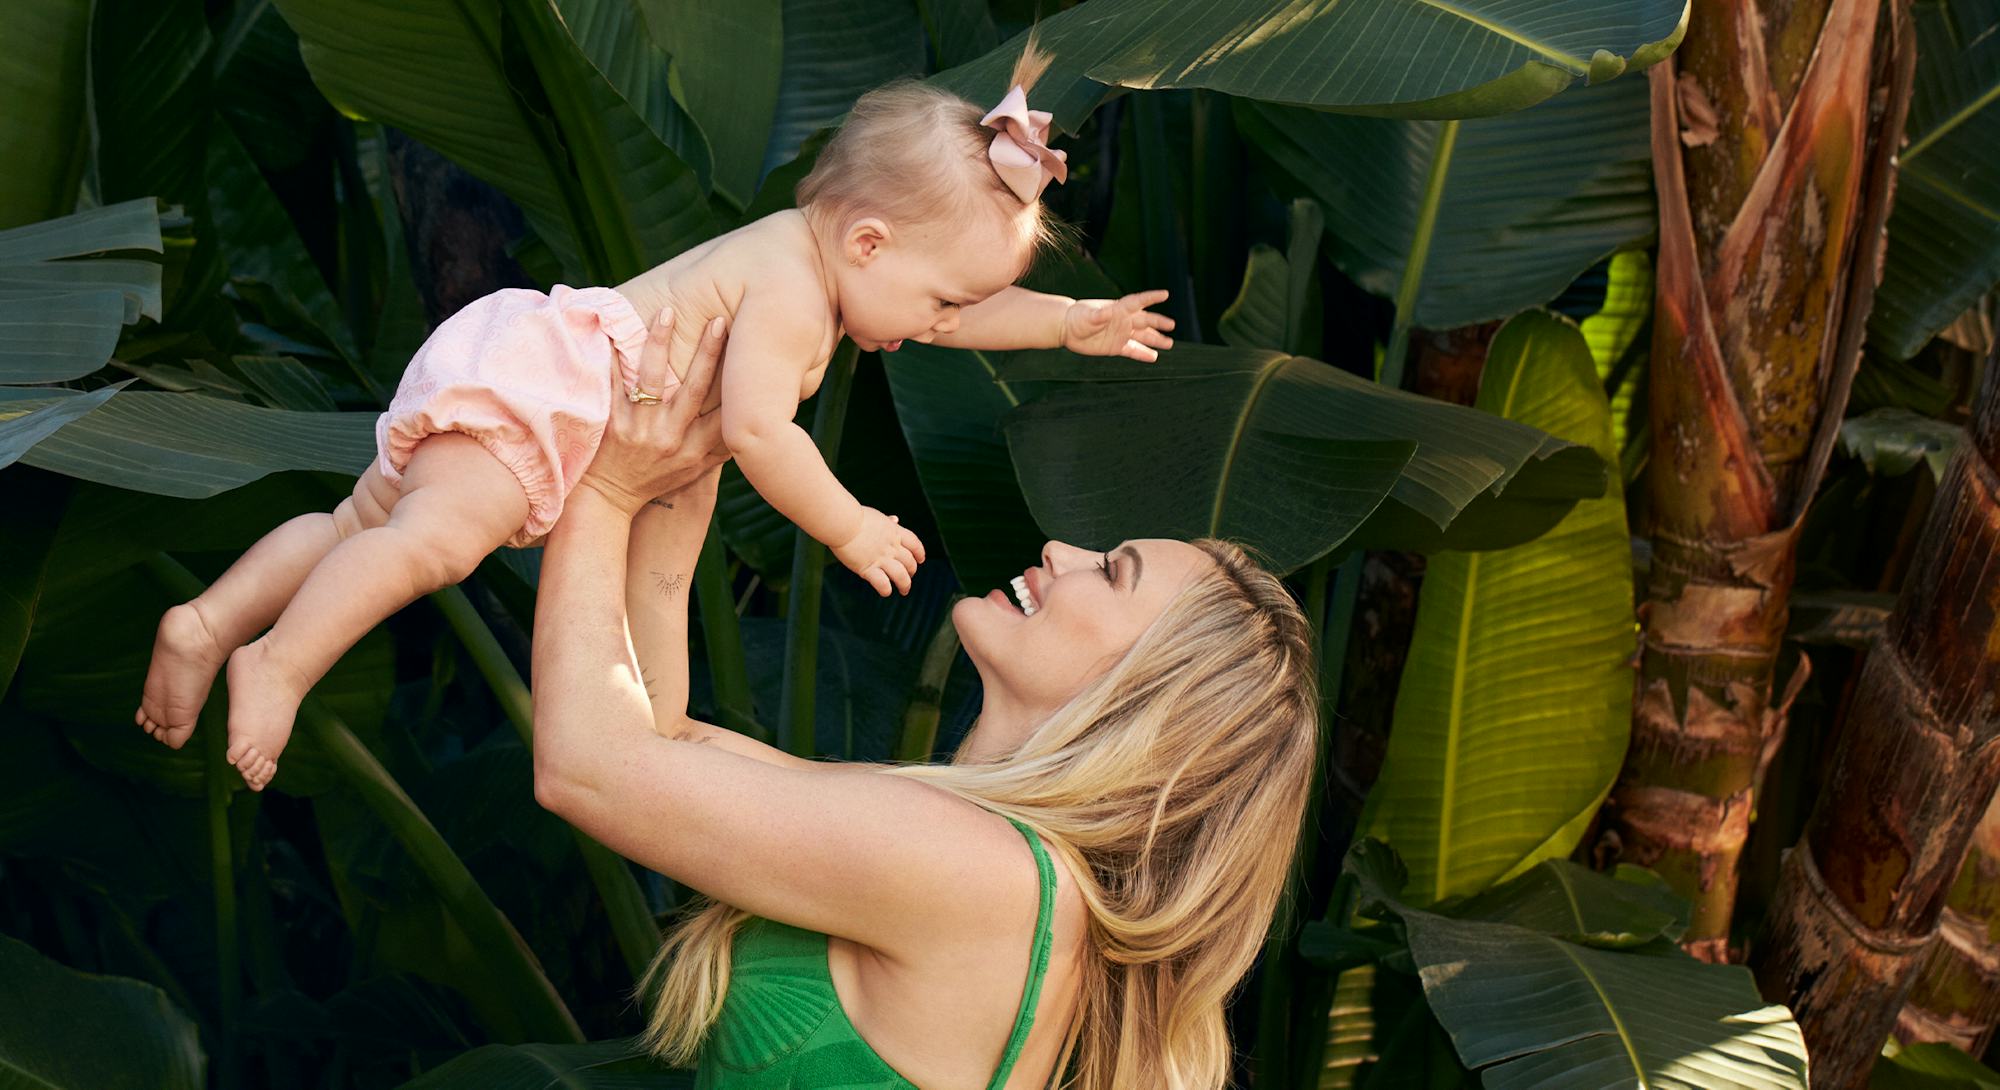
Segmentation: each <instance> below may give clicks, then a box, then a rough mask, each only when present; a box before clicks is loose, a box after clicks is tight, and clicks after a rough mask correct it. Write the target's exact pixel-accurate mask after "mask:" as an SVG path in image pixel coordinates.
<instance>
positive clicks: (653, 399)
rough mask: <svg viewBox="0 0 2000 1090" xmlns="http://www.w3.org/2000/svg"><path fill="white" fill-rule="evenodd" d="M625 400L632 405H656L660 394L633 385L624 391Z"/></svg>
mask: <svg viewBox="0 0 2000 1090" xmlns="http://www.w3.org/2000/svg"><path fill="white" fill-rule="evenodd" d="M625 400H627V401H629V402H631V403H632V404H634V405H657V404H659V403H660V395H658V394H649V393H647V392H646V391H644V390H642V389H640V388H639V387H637V386H634V387H632V388H631V389H629V390H627V391H625Z"/></svg>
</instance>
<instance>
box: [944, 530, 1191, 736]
mask: <svg viewBox="0 0 2000 1090" xmlns="http://www.w3.org/2000/svg"><path fill="white" fill-rule="evenodd" d="M1214 564H1215V561H1214V560H1213V559H1212V558H1210V557H1209V555H1208V554H1207V553H1205V552H1202V551H1201V550H1200V549H1197V548H1195V547H1194V546H1193V545H1190V544H1188V543H1187V542H1185V541H1173V540H1169V539H1164V538H1146V539H1143V540H1137V541H1127V542H1125V543H1124V544H1122V545H1119V546H1117V547H1116V548H1114V549H1111V550H1110V551H1108V552H1103V553H1098V552H1090V551H1087V550H1084V549H1079V548H1077V547H1075V546H1073V545H1065V544H1063V543H1062V542H1060V541H1051V542H1049V543H1048V544H1047V545H1044V546H1043V547H1042V563H1041V565H1040V566H1038V567H1033V568H1029V569H1027V570H1026V571H1024V572H1022V573H1021V581H1022V583H1023V584H1024V585H1025V590H1026V599H1027V602H1026V605H1025V606H1024V604H1023V603H1022V602H1021V601H1020V600H1018V599H1017V597H1016V596H1015V594H1014V593H1013V592H1012V591H1010V590H1008V589H1002V590H996V591H993V592H992V593H990V594H988V595H987V596H986V597H984V598H967V599H965V600H964V601H961V602H959V603H958V605H957V606H956V607H955V608H954V609H953V610H952V623H953V624H954V625H956V626H957V628H958V635H959V639H960V640H961V641H963V643H964V645H965V653H966V655H967V656H969V657H970V658H971V659H972V663H973V665H974V666H977V667H978V668H979V676H980V680H981V681H982V682H983V684H984V686H985V709H984V711H983V712H982V714H981V716H980V723H979V727H978V728H977V729H976V731H975V733H987V734H992V733H993V732H1002V733H1010V734H1016V735H1018V737H1007V738H1003V737H994V736H989V737H981V738H979V739H977V742H978V745H977V746H976V747H974V748H976V749H977V750H978V751H980V752H985V753H995V752H1001V751H1004V750H1006V749H1011V748H1012V747H1013V746H1014V745H1017V744H1018V743H1019V742H1021V741H1022V740H1024V739H1025V738H1026V732H1027V731H1030V730H1032V729H1033V726H1034V724H1036V723H1039V722H1041V720H1042V719H1043V718H1045V717H1046V716H1047V715H1048V714H1049V713H1050V712H1052V711H1054V710H1055V709H1056V708H1058V707H1060V706H1061V705H1062V704H1063V703H1064V702H1065V701H1067V700H1068V699H1069V698H1070V697H1072V696H1074V695H1075V694H1076V693H1077V692H1078V691H1080V690H1081V689H1082V688H1083V686H1084V685H1085V684H1086V683H1087V682H1089V681H1090V680H1091V679H1092V678H1095V677H1097V676H1098V675H1099V674H1101V673H1103V672H1104V671H1105V670H1108V669H1110V668H1111V666H1112V665H1114V664H1115V663H1116V662H1117V661H1118V659H1119V658H1120V657H1121V656H1123V655H1124V654H1125V652H1126V651H1127V650H1128V649H1130V648H1131V646H1132V644H1133V643H1134V642H1135V641H1137V640H1138V638H1139V635H1140V633H1142V632H1144V631H1145V630H1146V628H1147V626H1148V625H1151V624H1152V623H1153V621H1154V620H1156V619H1157V618H1158V617H1159V616H1160V614H1161V613H1162V612H1163V611H1165V609H1166V608H1167V603H1169V602H1171V601H1173V599H1174V596H1175V595H1176V594H1179V593H1180V591H1181V589H1182V588H1184V587H1186V586H1188V585H1189V584H1190V583H1192V582H1193V581H1194V580H1196V579H1198V578H1200V576H1201V575H1202V574H1203V573H1204V572H1207V571H1208V570H1209V569H1210V568H1211V567H1212V566H1213V565H1214ZM1030 608H1032V610H1033V612H1032V613H1031V612H1029V609H1030Z"/></svg>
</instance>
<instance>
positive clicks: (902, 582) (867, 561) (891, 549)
mask: <svg viewBox="0 0 2000 1090" xmlns="http://www.w3.org/2000/svg"><path fill="white" fill-rule="evenodd" d="M830 547H831V548H832V549H833V555H834V556H836V557H838V558H839V560H840V562H841V563H842V564H845V565H847V568H848V570H849V571H852V572H853V573H854V574H856V575H858V576H860V577H861V578H863V579H865V580H867V582H868V585H869V586H871V587H874V588H875V593H877V594H880V595H881V596H883V597H884V598H887V597H888V596H889V589H890V587H891V585H892V584H893V585H894V587H895V589H896V591H897V592H898V593H901V594H908V593H910V578H911V577H912V576H914V575H916V574H917V565H919V564H921V563H923V562H924V543H923V542H921V541H919V540H917V535H915V534H913V533H911V532H910V531H908V530H906V529H904V528H903V525H902V524H901V523H900V522H897V521H896V517H895V516H894V515H885V514H883V513H882V512H880V511H877V510H875V509H874V508H873V507H863V508H862V509H861V529H860V531H858V532H857V533H856V534H855V535H854V537H853V538H851V539H849V540H848V541H847V543H846V544H844V545H831V546H830Z"/></svg>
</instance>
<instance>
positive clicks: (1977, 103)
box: [1897, 81, 2000, 169]
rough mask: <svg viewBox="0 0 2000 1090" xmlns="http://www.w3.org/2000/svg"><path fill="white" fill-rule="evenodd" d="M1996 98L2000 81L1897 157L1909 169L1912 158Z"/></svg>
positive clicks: (1991, 103) (1999, 89)
mask: <svg viewBox="0 0 2000 1090" xmlns="http://www.w3.org/2000/svg"><path fill="white" fill-rule="evenodd" d="M1996 100H2000V81H1996V82H1995V83H1994V84H1993V86H1991V87H1988V88H1987V89H1986V93H1985V94H1983V95H1980V96H1979V97H1978V98H1975V99H1973V100H1972V101H1971V102H1969V103H1966V104H1965V106H1963V107H1962V108H1960V109H1959V110H1958V112H1957V113H1954V114H1952V115H1951V116H1950V117H1947V118H1945V119H1944V121H1943V123H1941V124H1939V125H1938V127H1937V128H1935V129H1932V130H1931V131H1929V132H1927V133H1925V134H1924V135H1923V138H1922V139H1919V140H1916V141H1914V142H1912V143H1911V144H1910V146H1909V147H1908V148H1905V149H1904V150H1903V153H1902V154H1901V155H1899V156H1898V157H1897V158H1898V159H1899V160H1900V161H1901V162H1902V164H1903V166H1904V167H1905V168H1906V169H1907V168H1908V167H1909V165H1910V162H1911V160H1913V159H1915V158H1916V157H1917V156H1919V155H1922V154H1923V153H1924V151H1925V150H1926V149H1928V148H1929V147H1930V146H1931V145H1932V144H1935V143H1937V142H1938V141H1939V140H1942V139H1943V138H1945V137H1947V136H1949V135H1951V133H1952V131H1953V130H1954V129H1957V128H1958V127H1959V126H1960V125H1963V124H1965V122H1966V121H1967V120H1968V119H1969V118H1971V117H1972V115H1973V114H1976V113H1978V112H1979V111H1981V110H1983V109H1985V108H1986V107H1988V106H1991V105H1993V103H1994V102H1995V101H1996Z"/></svg>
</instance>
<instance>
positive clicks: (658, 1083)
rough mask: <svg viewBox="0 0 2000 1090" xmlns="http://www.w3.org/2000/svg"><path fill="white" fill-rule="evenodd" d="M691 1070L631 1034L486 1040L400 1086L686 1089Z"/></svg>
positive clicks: (442, 1089)
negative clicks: (529, 1041) (573, 1041)
mask: <svg viewBox="0 0 2000 1090" xmlns="http://www.w3.org/2000/svg"><path fill="white" fill-rule="evenodd" d="M693 1085H694V1073H693V1072H692V1071H670V1070H667V1069H666V1068H663V1067H661V1066H660V1065H659V1064H657V1063H656V1062H654V1061H653V1060H652V1059H651V1058H650V1057H648V1056H647V1055H646V1051H645V1050H644V1049H642V1048H640V1047H639V1046H638V1044H637V1043H636V1042H634V1041H631V1040H616V1041H593V1042H591V1043H590V1044H587V1045H487V1046H485V1047H483V1048H475V1049H473V1050H472V1051H470V1052H467V1053H466V1054H464V1055H462V1056H460V1057H458V1058H457V1059H455V1060H453V1061H451V1062H450V1063H448V1064H445V1065H444V1066H443V1067H440V1068H437V1069H435V1070H433V1071H428V1072H425V1073H424V1075H423V1077H422V1078H419V1079H416V1080H414V1081H411V1082H407V1083H404V1084H403V1088H402V1090H547V1088H549V1087H556V1086H560V1087H563V1088H564V1090H688V1088H689V1087H692V1086H693Z"/></svg>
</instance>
